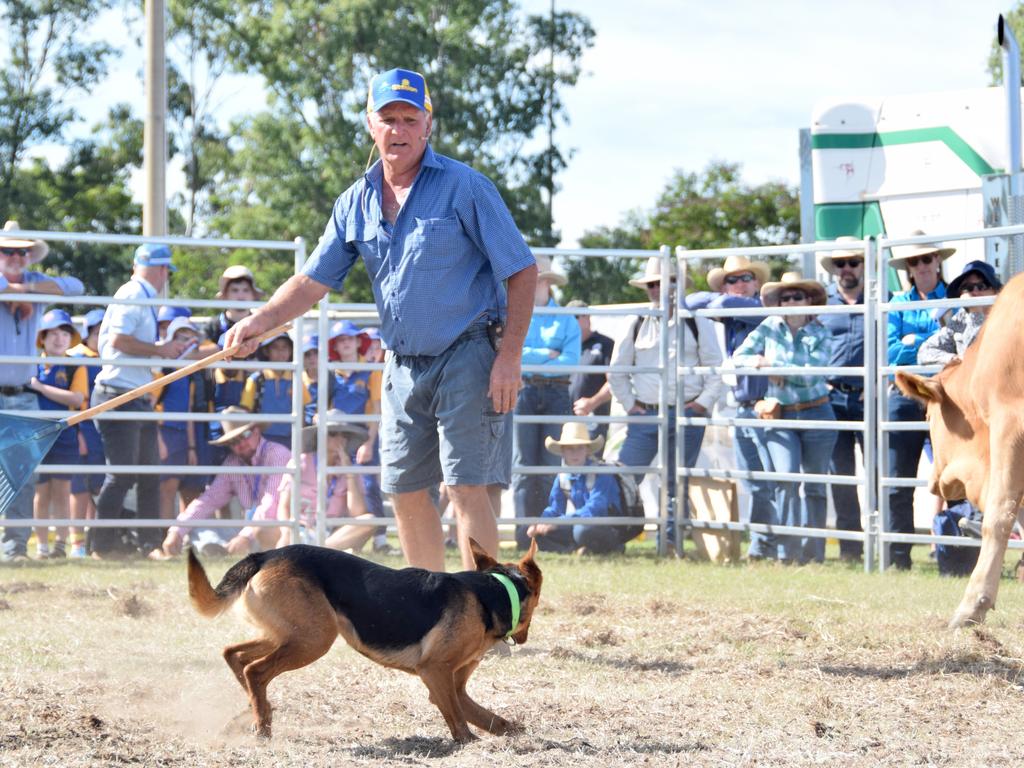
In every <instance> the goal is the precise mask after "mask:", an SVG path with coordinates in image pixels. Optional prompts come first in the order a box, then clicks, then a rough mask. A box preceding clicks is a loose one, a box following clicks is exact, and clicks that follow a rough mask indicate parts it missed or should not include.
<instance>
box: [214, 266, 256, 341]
mask: <svg viewBox="0 0 1024 768" xmlns="http://www.w3.org/2000/svg"><path fill="white" fill-rule="evenodd" d="M265 295H266V294H265V293H264V292H263V291H261V290H260V289H259V288H258V287H257V285H256V277H255V276H254V275H253V273H252V270H251V269H249V268H248V267H246V266H244V265H242V264H234V265H232V266H230V267H228V268H227V269H225V270H224V271H223V272H222V273H221V276H220V278H219V279H218V281H217V293H216V294H214V297H213V298H215V299H217V300H220V301H259V300H260V299H262V298H263V297H264V296H265ZM251 311H252V310H250V309H248V308H246V307H231V308H229V309H225V310H224V311H222V312H220V313H219V314H218V315H217V316H216V317H213V318H211V319H210V320H209V321H208V322H207V323H206V325H204V326H203V334H204V335H205V337H206V339H207V341H208V342H210V343H212V344H218V343H219V342H220V337H221V336H223V335H224V334H225V333H227V332H228V329H230V328H231V326H233V325H234V324H235V323H237V322H238V321H239V320H242V319H243V318H246V317H248V316H249V314H250V313H251Z"/></svg>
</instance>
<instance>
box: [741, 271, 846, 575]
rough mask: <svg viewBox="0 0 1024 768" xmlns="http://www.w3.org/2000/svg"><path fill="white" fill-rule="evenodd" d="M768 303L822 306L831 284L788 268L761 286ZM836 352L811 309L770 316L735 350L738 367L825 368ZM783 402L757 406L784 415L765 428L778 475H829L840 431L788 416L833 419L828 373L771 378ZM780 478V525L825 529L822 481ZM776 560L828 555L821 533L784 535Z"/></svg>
mask: <svg viewBox="0 0 1024 768" xmlns="http://www.w3.org/2000/svg"><path fill="white" fill-rule="evenodd" d="M761 301H762V303H763V304H764V306H766V307H782V308H791V307H798V306H806V307H811V306H822V305H824V304H825V288H824V286H823V285H822V284H821V283H819V282H817V281H815V280H804V279H802V278H801V277H800V274H799V273H797V272H787V273H786V274H785V275H783V276H782V280H781V281H780V282H777V283H766V284H765V285H764V286H763V287H762V288H761ZM831 353H832V332H831V331H829V330H828V329H827V328H826V327H825V326H824V325H822V324H821V322H819V321H818V319H817V317H816V316H815V315H813V314H806V315H772V316H771V317H768V318H765V320H764V321H763V322H762V323H761V324H760V325H758V326H757V328H755V329H754V330H753V331H751V333H750V335H749V336H747V338H746V339H745V340H744V341H743V343H742V344H741V345H740V346H739V348H738V349H737V350H736V351H735V352H734V353H733V356H732V357H733V360H734V361H735V362H736V364H737V365H740V366H743V367H751V368H766V367H786V368H792V367H800V366H826V365H828V363H829V357H830V355H831ZM772 400H774V401H776V402H777V403H778V408H777V409H775V411H772V412H768V411H766V410H765V409H763V408H759V409H758V410H759V413H760V415H762V417H765V418H772V419H778V421H773V422H772V423H773V424H778V426H777V427H774V426H773V427H772V428H771V429H765V430H764V442H765V444H766V445H767V447H768V453H769V455H770V456H771V463H772V465H773V467H774V469H775V471H776V472H786V473H793V474H795V473H800V472H802V473H804V474H814V475H824V474H827V473H828V465H829V461H830V459H831V458H832V449H833V447H834V446H835V442H836V431H835V430H834V429H785V428H784V427H783V426H782V424H783V423H784V421H786V420H800V421H835V415H834V414H833V412H832V405H831V404H830V403H829V395H828V386H827V384H826V382H825V377H824V376H821V375H814V376H788V375H786V376H769V377H768V398H767V399H766V401H762V403H763V402H771V401H772ZM773 405H774V403H773ZM803 486H804V489H803V490H804V494H803V499H802V500H801V498H800V483H798V482H795V481H788V480H778V481H776V488H777V492H776V507H777V509H778V518H779V519H778V521H777V522H778V524H780V525H791V526H798V527H802V528H824V527H825V515H826V498H825V484H824V483H804V484H803ZM778 547H779V551H778V557H779V559H780V560H783V561H785V562H798V563H806V562H808V561H810V560H814V561H816V562H819V563H820V562H822V561H823V560H824V559H825V540H824V539H823V538H807V539H803V538H801V537H799V536H779V537H778Z"/></svg>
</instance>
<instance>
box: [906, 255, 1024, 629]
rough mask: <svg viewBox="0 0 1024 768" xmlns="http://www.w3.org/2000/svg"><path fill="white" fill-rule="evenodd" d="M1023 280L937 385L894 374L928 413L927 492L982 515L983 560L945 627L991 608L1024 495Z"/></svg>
mask: <svg viewBox="0 0 1024 768" xmlns="http://www.w3.org/2000/svg"><path fill="white" fill-rule="evenodd" d="M1022 307H1024V274H1022V275H1017V276H1016V277H1015V278H1014V279H1013V280H1011V281H1010V282H1009V283H1007V285H1006V287H1005V288H1004V289H1003V290H1002V292H1001V293H1000V294H999V299H998V300H997V301H996V303H995V306H994V307H992V311H991V313H990V314H989V317H988V319H987V320H986V321H985V325H984V326H983V327H982V331H981V334H980V335H979V336H978V338H977V340H976V341H975V342H974V343H973V344H972V345H971V346H970V347H968V349H967V351H966V352H965V353H964V357H963V362H960V363H957V362H953V363H950V364H949V365H948V366H946V367H945V368H944V369H943V370H942V371H941V372H940V373H939V374H938V375H937V376H935V377H934V378H930V379H929V378H923V377H921V376H914V375H913V374H909V373H897V374H896V385H897V386H898V387H899V388H900V389H901V390H902V391H903V392H904V393H905V394H906V395H907V396H908V397H912V398H915V399H916V400H919V401H921V402H922V403H924V405H925V406H926V408H927V417H928V423H929V427H930V429H931V439H932V449H933V451H934V456H935V466H934V471H933V472H932V479H931V491H932V493H936V494H939V495H940V496H942V497H943V498H945V499H964V498H966V499H969V500H970V502H971V503H972V504H974V505H975V506H976V507H978V508H979V509H981V511H982V512H984V513H985V517H984V523H983V525H982V542H981V553H980V555H979V556H978V564H977V565H976V566H975V568H974V573H972V574H971V580H970V582H968V584H967V591H966V592H965V593H964V597H963V600H962V601H961V602H960V607H959V608H957V611H956V613H955V614H954V615H953V618H952V620H951V621H950V623H949V625H950V626H951V627H960V626H963V625H965V624H969V623H980V622H982V621H984V620H985V614H986V613H987V612H988V611H989V609H991V608H994V607H995V604H996V592H998V590H999V578H1000V575H1001V574H1002V566H1003V557H1004V556H1005V554H1006V542H1007V541H1008V540H1009V538H1010V531H1011V530H1012V529H1013V523H1014V521H1015V520H1016V519H1017V511H1018V508H1019V506H1020V503H1021V497H1022V496H1024V310H1022Z"/></svg>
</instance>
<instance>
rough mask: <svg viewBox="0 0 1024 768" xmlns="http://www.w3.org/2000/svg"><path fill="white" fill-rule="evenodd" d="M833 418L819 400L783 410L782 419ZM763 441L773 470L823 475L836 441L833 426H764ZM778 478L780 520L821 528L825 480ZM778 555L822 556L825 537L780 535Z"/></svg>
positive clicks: (784, 557) (788, 557) (783, 557)
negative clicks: (820, 427) (771, 427)
mask: <svg viewBox="0 0 1024 768" xmlns="http://www.w3.org/2000/svg"><path fill="white" fill-rule="evenodd" d="M789 420H792V421H835V415H834V414H833V413H832V406H831V405H830V404H829V403H822V404H821V405H816V406H814V407H813V408H808V409H807V410H804V411H796V412H791V413H785V414H784V417H783V419H782V420H780V422H779V423H780V425H781V424H782V423H784V422H785V421H789ZM765 442H766V443H767V445H768V452H769V453H770V454H771V457H772V464H773V465H774V467H775V471H776V472H790V473H794V474H796V473H801V472H802V473H804V474H814V475H824V474H826V473H827V472H828V465H829V460H830V459H831V457H832V448H833V446H835V443H836V430H834V429H766V430H765ZM800 485H801V483H798V482H795V481H790V480H779V481H777V487H778V496H777V499H778V509H779V524H780V525H792V526H799V527H802V528H824V527H825V516H826V514H827V508H828V505H827V502H826V499H825V484H824V483H803V484H802V485H803V487H804V497H803V500H802V503H801V499H800ZM779 559H780V560H790V561H798V562H802V563H804V562H807V561H809V560H814V561H816V562H819V563H820V562H823V561H824V560H825V540H824V539H820V538H812V537H806V538H805V537H800V536H780V537H779Z"/></svg>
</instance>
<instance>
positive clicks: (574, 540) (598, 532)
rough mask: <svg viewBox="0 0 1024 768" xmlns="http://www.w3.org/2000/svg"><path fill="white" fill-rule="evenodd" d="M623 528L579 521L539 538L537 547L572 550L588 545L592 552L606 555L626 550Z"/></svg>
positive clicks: (556, 550) (551, 549)
mask: <svg viewBox="0 0 1024 768" xmlns="http://www.w3.org/2000/svg"><path fill="white" fill-rule="evenodd" d="M622 539H623V536H622V533H621V528H619V527H618V526H615V525H587V524H586V523H577V524H576V525H574V526H572V527H571V528H570V527H569V526H559V527H558V528H556V529H555V530H554V531H552V532H551V533H549V534H547V535H546V536H539V537H538V538H537V548H538V549H543V550H547V551H549V552H572V551H574V550H576V549H579V548H580V547H586V548H587V549H588V550H589V551H590V552H591V554H595V555H606V554H610V553H613V552H618V553H621V552H624V551H625V548H626V545H625V542H623V540H622Z"/></svg>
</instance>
